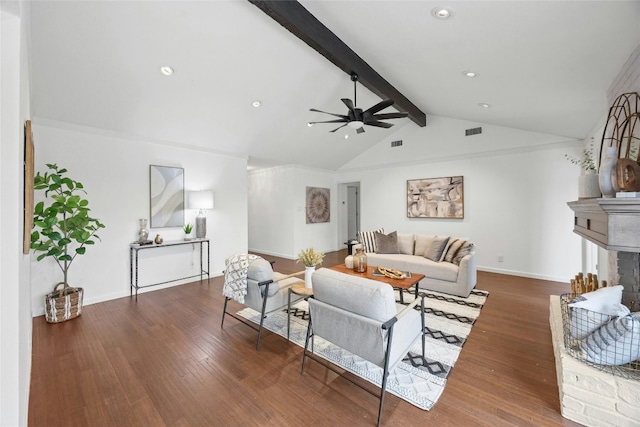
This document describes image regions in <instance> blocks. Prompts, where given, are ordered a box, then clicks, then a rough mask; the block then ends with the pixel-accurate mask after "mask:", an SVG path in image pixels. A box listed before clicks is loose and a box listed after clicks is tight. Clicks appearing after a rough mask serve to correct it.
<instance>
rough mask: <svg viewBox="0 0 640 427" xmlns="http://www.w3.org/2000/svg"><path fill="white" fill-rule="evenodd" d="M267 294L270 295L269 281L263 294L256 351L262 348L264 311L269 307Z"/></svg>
mask: <svg viewBox="0 0 640 427" xmlns="http://www.w3.org/2000/svg"><path fill="white" fill-rule="evenodd" d="M267 295H269V283H267V286H266V289H265V291H264V295H263V296H262V312H261V313H260V328H259V329H258V342H257V343H256V351H258V348H260V339H261V338H262V325H263V324H264V318H265V315H264V312H265V311H266V309H267Z"/></svg>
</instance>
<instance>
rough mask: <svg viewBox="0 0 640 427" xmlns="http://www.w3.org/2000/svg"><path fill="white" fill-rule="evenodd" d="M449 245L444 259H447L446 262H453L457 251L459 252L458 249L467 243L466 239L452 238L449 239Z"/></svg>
mask: <svg viewBox="0 0 640 427" xmlns="http://www.w3.org/2000/svg"><path fill="white" fill-rule="evenodd" d="M449 242H450V243H449V247H448V248H447V251H446V252H445V254H444V257H442V261H446V262H450V263H453V257H455V256H456V253H458V250H459V249H460V248H461V247H462V246H463V245H464V244H465V243H467V241H466V240H464V239H454V238H452V239H450V240H449Z"/></svg>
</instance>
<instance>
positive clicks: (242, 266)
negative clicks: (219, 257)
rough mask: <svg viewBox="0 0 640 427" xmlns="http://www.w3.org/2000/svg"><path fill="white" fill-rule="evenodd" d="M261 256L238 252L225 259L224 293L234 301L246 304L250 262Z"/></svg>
mask: <svg viewBox="0 0 640 427" xmlns="http://www.w3.org/2000/svg"><path fill="white" fill-rule="evenodd" d="M258 258H260V257H259V256H257V255H249V254H237V255H233V256H230V257H229V258H227V259H226V260H225V262H224V263H225V267H226V268H225V270H224V286H223V287H222V294H223V295H224V296H225V297H228V298H231V299H232V300H234V301H237V302H239V303H240V304H244V296H245V295H246V294H247V272H248V271H249V264H251V263H252V262H253V261H255V260H256V259H258Z"/></svg>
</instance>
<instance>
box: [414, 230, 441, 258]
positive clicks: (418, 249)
mask: <svg viewBox="0 0 640 427" xmlns="http://www.w3.org/2000/svg"><path fill="white" fill-rule="evenodd" d="M436 237H437V236H435V235H418V236H416V246H415V249H414V250H415V252H414V253H413V254H414V255H420V256H424V253H425V252H426V250H427V248H428V247H429V246H431V242H432V241H433V239H435V238H436Z"/></svg>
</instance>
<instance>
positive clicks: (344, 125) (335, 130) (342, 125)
mask: <svg viewBox="0 0 640 427" xmlns="http://www.w3.org/2000/svg"><path fill="white" fill-rule="evenodd" d="M346 125H347V124H346V123H345V124H343V125H342V126H339V127H337V128H335V129H334V130H330V131H329V132H335V131H337V130H338V129H341V128H343V127H345V126H346Z"/></svg>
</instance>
